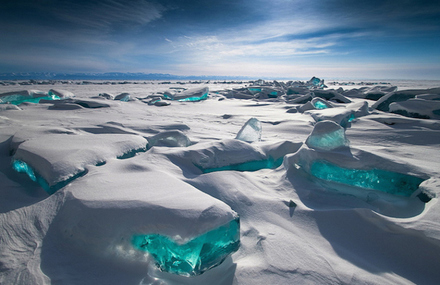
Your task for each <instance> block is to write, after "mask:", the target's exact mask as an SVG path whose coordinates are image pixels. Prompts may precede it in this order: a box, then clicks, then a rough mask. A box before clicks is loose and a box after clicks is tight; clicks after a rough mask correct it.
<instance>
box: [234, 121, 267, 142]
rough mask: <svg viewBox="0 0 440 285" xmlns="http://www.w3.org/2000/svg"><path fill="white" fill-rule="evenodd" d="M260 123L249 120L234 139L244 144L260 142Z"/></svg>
mask: <svg viewBox="0 0 440 285" xmlns="http://www.w3.org/2000/svg"><path fill="white" fill-rule="evenodd" d="M261 132H262V129H261V122H260V121H259V120H258V119H257V118H250V119H249V120H248V121H247V122H246V123H245V124H244V125H243V127H242V128H241V130H240V131H239V132H238V134H237V136H236V137H235V138H236V139H237V140H241V141H245V142H249V143H252V142H257V141H260V140H261Z"/></svg>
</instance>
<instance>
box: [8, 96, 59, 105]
mask: <svg viewBox="0 0 440 285" xmlns="http://www.w3.org/2000/svg"><path fill="white" fill-rule="evenodd" d="M60 99H61V98H60V97H58V96H56V95H49V96H44V97H29V96H23V95H10V96H4V97H0V104H6V103H10V104H13V105H20V104H21V103H24V102H30V103H39V102H40V100H60Z"/></svg>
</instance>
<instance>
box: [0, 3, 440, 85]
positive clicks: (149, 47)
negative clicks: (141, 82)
mask: <svg viewBox="0 0 440 285" xmlns="http://www.w3.org/2000/svg"><path fill="white" fill-rule="evenodd" d="M0 25H1V26H0V27H1V29H0V31H1V32H0V42H1V44H0V72H67V73H75V72H145V73H170V74H176V75H225V76H251V77H273V78H281V77H282V78H308V77H311V76H318V77H323V78H352V79H356V78H370V79H440V3H439V2H438V0H437V1H424V0H422V1H420V0H419V1H414V0H399V1H387V0H382V1H377V0H370V1H362V0H358V1H352V0H328V1H318V0H315V1H314V0H307V1H303V0H297V1H296V0H291V1H287V0H271V1H267V0H266V1H262V0H216V1H208V0H205V1H202V0H196V1H189V0H187V1H183V0H163V1H150V0H133V1H124V0H97V1H84V0H58V1H55V0H15V1H9V0H8V1H5V0H0Z"/></svg>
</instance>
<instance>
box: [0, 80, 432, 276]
mask: <svg viewBox="0 0 440 285" xmlns="http://www.w3.org/2000/svg"><path fill="white" fill-rule="evenodd" d="M327 82H329V81H327V80H326V84H324V80H322V79H319V78H312V79H311V80H309V81H305V82H302V81H288V82H284V81H265V80H257V81H252V82H214V81H212V82H156V81H146V82H142V81H140V82H123V83H124V84H118V82H93V81H92V82H87V84H83V82H76V81H69V82H61V81H59V82H52V83H51V84H50V85H45V84H38V88H34V86H33V85H30V86H28V87H29V90H23V85H24V84H23V85H21V84H15V83H14V84H12V83H11V84H8V83H7V82H5V84H3V85H2V86H1V89H0V93H1V94H0V100H1V102H0V103H2V104H0V195H1V199H0V230H1V233H2V234H1V235H0V283H1V284H170V285H171V284H196V285H197V284H268V283H269V284H349V283H350V284H437V283H438V280H439V279H440V263H439V262H438V260H439V256H440V226H439V222H438V221H439V219H440V208H439V207H438V205H437V204H438V203H437V202H438V196H439V194H440V171H439V169H440V161H439V159H438V158H439V157H438V153H439V149H440V121H439V116H440V114H439V109H440V107H439V106H438V102H439V101H438V98H439V96H440V91H439V90H440V88H438V87H439V86H440V82H431V83H430V85H429V84H428V83H427V82H410V81H404V82H403V81H402V82H394V83H395V85H393V84H385V83H384V84H382V83H379V82H373V83H371V82H370V83H361V82H355V83H353V82H350V83H346V84H344V83H341V82H331V81H330V83H327ZM392 83H393V82H392ZM26 84H27V83H26ZM35 84H36V83H35ZM427 84H428V85H427ZM326 85H327V86H329V87H330V88H329V87H327V86H326ZM36 89H38V90H36ZM8 102H9V103H8Z"/></svg>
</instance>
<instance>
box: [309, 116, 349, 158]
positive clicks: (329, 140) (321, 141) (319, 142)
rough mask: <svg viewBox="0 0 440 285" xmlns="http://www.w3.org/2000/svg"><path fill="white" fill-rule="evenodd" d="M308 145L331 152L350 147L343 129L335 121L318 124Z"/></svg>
mask: <svg viewBox="0 0 440 285" xmlns="http://www.w3.org/2000/svg"><path fill="white" fill-rule="evenodd" d="M306 144H307V146H308V147H310V148H314V149H318V150H324V151H329V150H333V149H336V148H339V147H345V146H348V144H349V141H348V139H347V138H346V136H345V130H344V128H343V127H341V126H340V125H338V124H337V123H335V122H333V121H321V122H318V123H316V125H315V127H314V128H313V131H312V133H311V134H310V135H309V137H308V138H307V140H306Z"/></svg>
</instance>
